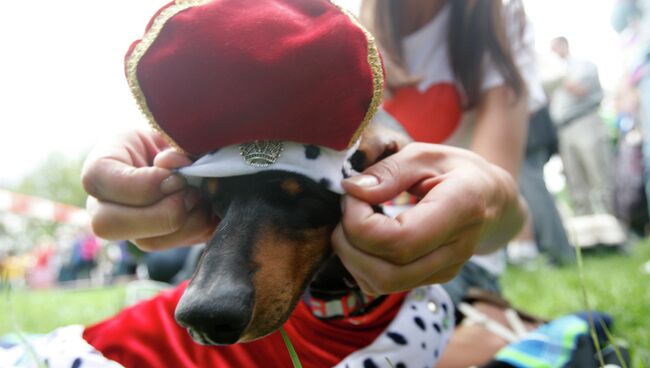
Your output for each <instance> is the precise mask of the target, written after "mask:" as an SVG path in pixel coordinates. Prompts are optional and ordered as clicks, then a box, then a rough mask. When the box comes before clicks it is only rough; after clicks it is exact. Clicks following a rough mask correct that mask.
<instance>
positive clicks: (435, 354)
mask: <svg viewBox="0 0 650 368" xmlns="http://www.w3.org/2000/svg"><path fill="white" fill-rule="evenodd" d="M438 355H440V352H439V351H438V349H436V350H435V351H434V352H433V357H434V358H437V357H438Z"/></svg>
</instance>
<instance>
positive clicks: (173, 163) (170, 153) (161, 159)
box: [153, 148, 192, 170]
mask: <svg viewBox="0 0 650 368" xmlns="http://www.w3.org/2000/svg"><path fill="white" fill-rule="evenodd" d="M191 164H192V160H190V159H189V158H188V157H187V156H185V155H184V154H182V153H179V152H177V151H176V150H175V149H173V148H168V149H166V150H163V151H161V152H159V153H158V154H157V155H156V157H154V160H153V165H154V166H155V167H161V168H163V169H169V170H172V169H176V168H179V167H183V166H188V165H191Z"/></svg>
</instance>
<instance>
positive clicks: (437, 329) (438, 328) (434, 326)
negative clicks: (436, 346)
mask: <svg viewBox="0 0 650 368" xmlns="http://www.w3.org/2000/svg"><path fill="white" fill-rule="evenodd" d="M433 329H434V330H436V332H437V333H440V332H442V328H441V327H440V324H439V323H438V322H433Z"/></svg>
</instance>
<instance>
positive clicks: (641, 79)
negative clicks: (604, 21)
mask: <svg viewBox="0 0 650 368" xmlns="http://www.w3.org/2000/svg"><path fill="white" fill-rule="evenodd" d="M611 20H612V26H613V28H614V29H615V30H616V31H617V32H619V33H620V35H621V40H622V44H623V60H624V67H625V76H624V78H625V80H624V81H623V83H622V87H621V89H620V91H619V95H618V101H617V102H618V104H617V108H618V113H619V117H620V118H621V119H620V121H621V122H624V123H625V122H626V123H627V124H624V125H619V129H620V130H621V133H622V134H621V135H622V138H629V135H630V134H631V137H632V142H629V139H628V142H627V143H631V144H637V145H639V144H640V145H641V147H642V151H643V169H644V170H643V171H644V174H643V177H644V179H645V198H641V196H639V195H634V197H635V198H631V197H629V196H628V198H627V200H628V201H629V200H632V201H633V202H636V203H635V204H633V203H629V205H633V206H636V205H637V204H639V202H644V203H642V204H643V205H645V206H646V208H647V206H648V205H649V204H648V202H647V198H650V0H618V1H617V2H616V4H615V6H614V9H613V11H612V19H611ZM639 128H640V129H639ZM639 130H640V131H641V134H642V141H641V142H639V141H638V139H637V138H635V135H636V133H637V132H638V131H639ZM638 171H639V170H637V174H638ZM627 194H628V195H629V194H630V193H627ZM627 212H628V215H630V216H631V217H634V216H636V215H638V214H639V212H641V211H638V210H637V211H634V213H630V211H627ZM643 212H645V213H644V215H645V216H647V214H648V213H650V209H648V210H647V211H643ZM629 221H630V222H631V225H632V226H633V227H640V228H643V225H645V223H644V224H642V225H640V224H638V223H636V224H635V223H634V218H630V219H629ZM643 221H644V222H646V221H647V219H646V218H645V217H643ZM639 230H641V231H640V232H641V233H643V232H644V230H645V229H643V230H642V229H639Z"/></svg>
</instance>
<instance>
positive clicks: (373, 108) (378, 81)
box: [330, 0, 384, 148]
mask: <svg viewBox="0 0 650 368" xmlns="http://www.w3.org/2000/svg"><path fill="white" fill-rule="evenodd" d="M330 3H331V4H332V5H334V6H336V7H337V8H339V10H340V11H341V12H342V13H343V14H345V15H346V16H347V17H348V18H350V21H351V22H352V23H353V24H354V25H356V26H357V27H359V28H360V29H361V31H362V32H363V34H364V35H365V36H366V39H367V40H368V65H370V70H371V71H372V100H370V105H369V106H368V110H367V111H366V115H365V116H364V117H363V121H361V124H360V125H359V128H358V129H357V130H356V131H355V132H354V135H353V136H352V139H351V140H350V142H349V143H348V148H350V147H352V146H353V145H354V144H355V143H356V142H357V140H359V138H360V137H361V133H363V130H364V129H365V128H366V127H367V126H368V124H369V123H370V121H371V120H372V118H373V117H374V116H375V113H376V112H377V109H378V108H379V105H380V104H381V100H382V94H383V93H384V71H383V68H382V66H381V58H380V56H379V50H378V49H377V44H376V43H375V37H374V36H373V35H372V34H371V33H370V32H368V30H367V29H366V28H365V27H364V26H363V25H361V23H360V22H359V20H358V19H357V18H356V17H355V16H354V15H352V13H350V12H349V11H348V10H346V9H344V8H343V7H341V6H339V5H338V4H335V3H334V2H332V0H330Z"/></svg>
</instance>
